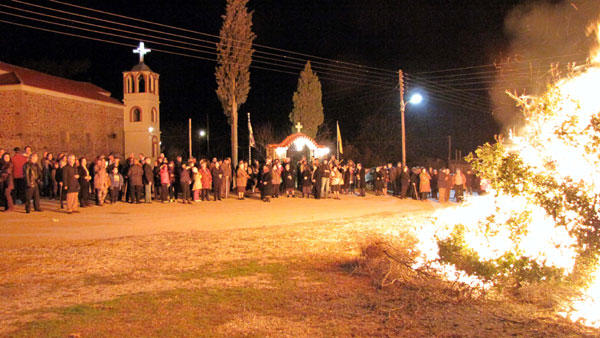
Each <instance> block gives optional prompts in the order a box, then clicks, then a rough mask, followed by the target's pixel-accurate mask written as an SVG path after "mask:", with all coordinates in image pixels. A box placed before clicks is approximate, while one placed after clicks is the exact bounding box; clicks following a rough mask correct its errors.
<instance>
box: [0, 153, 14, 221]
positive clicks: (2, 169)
mask: <svg viewBox="0 0 600 338" xmlns="http://www.w3.org/2000/svg"><path fill="white" fill-rule="evenodd" d="M12 173H13V168H12V161H11V159H10V154H9V153H4V154H3V155H2V163H1V164H0V186H2V190H1V191H2V194H3V197H4V211H13V210H14V203H13V199H12V191H13V189H14V181H13V177H12Z"/></svg>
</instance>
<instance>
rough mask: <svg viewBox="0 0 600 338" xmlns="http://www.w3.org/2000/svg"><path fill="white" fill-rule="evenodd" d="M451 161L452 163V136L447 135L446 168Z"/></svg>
mask: <svg viewBox="0 0 600 338" xmlns="http://www.w3.org/2000/svg"><path fill="white" fill-rule="evenodd" d="M451 161H452V135H448V168H450V162H451Z"/></svg>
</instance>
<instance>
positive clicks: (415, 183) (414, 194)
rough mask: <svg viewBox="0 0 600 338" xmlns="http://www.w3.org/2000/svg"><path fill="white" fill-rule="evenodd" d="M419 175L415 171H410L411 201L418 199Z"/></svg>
mask: <svg viewBox="0 0 600 338" xmlns="http://www.w3.org/2000/svg"><path fill="white" fill-rule="evenodd" d="M419 183H420V181H419V174H418V173H417V171H416V169H415V168H413V170H411V171H410V188H409V191H410V196H411V198H413V199H416V200H418V199H419Z"/></svg>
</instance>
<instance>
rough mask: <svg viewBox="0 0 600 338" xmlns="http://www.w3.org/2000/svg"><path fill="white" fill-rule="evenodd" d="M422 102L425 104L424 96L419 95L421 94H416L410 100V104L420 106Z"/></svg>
mask: <svg viewBox="0 0 600 338" xmlns="http://www.w3.org/2000/svg"><path fill="white" fill-rule="evenodd" d="M421 102H423V95H421V94H419V93H415V94H413V95H412V96H411V97H410V100H408V103H411V104H420V103H421Z"/></svg>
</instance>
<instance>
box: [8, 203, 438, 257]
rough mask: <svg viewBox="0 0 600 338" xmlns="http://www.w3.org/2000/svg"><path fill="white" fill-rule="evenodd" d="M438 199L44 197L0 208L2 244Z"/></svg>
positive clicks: (296, 217) (273, 222)
mask: <svg viewBox="0 0 600 338" xmlns="http://www.w3.org/2000/svg"><path fill="white" fill-rule="evenodd" d="M437 206H438V203H437V202H432V201H427V202H421V201H412V200H400V199H397V198H394V197H389V196H387V197H386V196H380V197H376V196H367V197H365V198H359V197H355V196H343V197H342V200H332V199H328V200H314V199H299V198H289V199H288V198H279V199H274V200H273V202H271V203H264V202H261V201H259V200H257V199H246V200H244V201H238V200H237V199H229V200H227V201H221V202H212V201H211V202H200V203H195V204H193V205H184V204H181V203H172V204H162V203H158V202H154V203H152V204H140V205H130V204H127V203H117V204H116V205H106V206H103V207H97V206H93V207H89V208H85V209H81V212H80V213H78V214H72V215H68V214H66V213H64V212H62V211H61V210H60V208H59V205H58V203H57V202H56V201H48V200H43V202H42V209H43V210H44V211H43V212H39V213H38V212H34V213H31V214H25V212H24V208H23V207H22V206H19V207H18V209H17V211H16V212H11V213H2V212H0V247H20V246H26V245H28V244H32V243H39V242H60V241H71V240H92V239H107V238H116V237H123V236H140V235H151V234H156V233H161V232H170V231H173V232H186V231H215V230H217V231H218V230H231V229H243V228H257V227H268V226H285V225H287V224H296V223H306V222H315V221H325V220H336V219H341V218H347V217H359V216H365V215H372V214H380V213H408V212H410V213H412V212H418V211H431V210H433V209H434V208H436V207H437Z"/></svg>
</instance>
